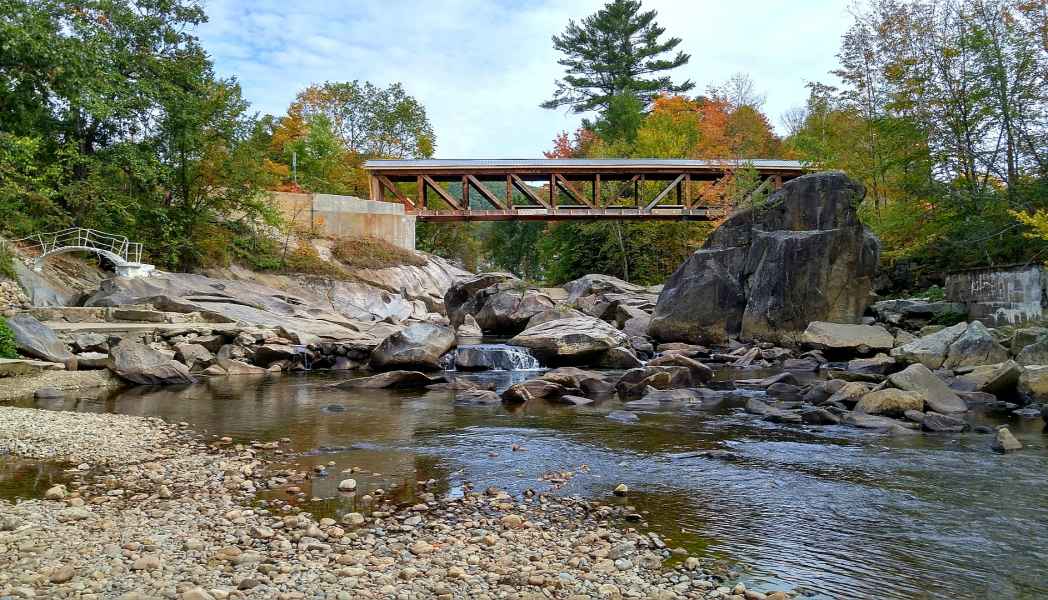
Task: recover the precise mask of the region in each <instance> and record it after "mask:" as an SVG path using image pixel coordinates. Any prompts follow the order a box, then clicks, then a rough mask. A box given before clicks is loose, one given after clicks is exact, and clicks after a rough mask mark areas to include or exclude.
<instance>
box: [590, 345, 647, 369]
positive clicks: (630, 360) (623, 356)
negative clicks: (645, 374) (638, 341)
mask: <svg viewBox="0 0 1048 600" xmlns="http://www.w3.org/2000/svg"><path fill="white" fill-rule="evenodd" d="M597 366H599V367H601V368H603V369H634V368H636V367H641V366H644V363H643V362H641V360H640V359H639V358H637V355H636V354H634V353H633V352H631V351H630V350H629V349H628V348H612V349H610V350H608V351H607V352H605V353H604V356H602V357H601V359H600V362H599V363H598V364H597Z"/></svg>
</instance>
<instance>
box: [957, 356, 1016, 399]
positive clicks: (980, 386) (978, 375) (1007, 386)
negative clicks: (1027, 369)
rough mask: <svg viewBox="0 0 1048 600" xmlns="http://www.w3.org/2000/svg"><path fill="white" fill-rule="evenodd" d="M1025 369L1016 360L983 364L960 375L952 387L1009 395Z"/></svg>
mask: <svg viewBox="0 0 1048 600" xmlns="http://www.w3.org/2000/svg"><path fill="white" fill-rule="evenodd" d="M1022 373H1023V369H1022V367H1020V366H1019V365H1018V364H1016V362H1015V361H1014V360H1006V361H1004V362H1002V363H998V364H996V365H982V366H978V367H975V368H973V369H972V370H971V371H968V372H967V373H964V374H962V375H959V376H958V377H957V378H956V379H954V381H953V383H952V384H950V385H951V387H953V388H955V389H958V390H961V391H965V392H986V393H988V394H994V395H997V394H1001V395H1008V394H1010V393H1012V392H1014V391H1015V386H1016V385H1017V384H1018V383H1019V377H1020V376H1021V375H1022Z"/></svg>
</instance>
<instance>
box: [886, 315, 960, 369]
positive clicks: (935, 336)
mask: <svg viewBox="0 0 1048 600" xmlns="http://www.w3.org/2000/svg"><path fill="white" fill-rule="evenodd" d="M967 330H968V324H967V323H958V324H956V325H954V326H952V327H946V328H943V329H940V330H939V331H937V332H935V333H932V334H930V335H926V336H923V337H919V338H917V339H915V340H913V341H912V342H909V343H907V344H903V345H902V346H899V347H897V348H893V349H892V351H891V355H892V356H894V357H895V359H896V360H899V361H900V362H904V363H920V364H922V365H924V366H926V367H928V368H929V369H938V368H940V367H942V364H943V362H945V361H946V356H947V354H948V352H949V349H950V345H951V344H953V342H954V341H956V340H957V338H959V337H960V336H961V335H962V334H963V333H964V332H965V331H967Z"/></svg>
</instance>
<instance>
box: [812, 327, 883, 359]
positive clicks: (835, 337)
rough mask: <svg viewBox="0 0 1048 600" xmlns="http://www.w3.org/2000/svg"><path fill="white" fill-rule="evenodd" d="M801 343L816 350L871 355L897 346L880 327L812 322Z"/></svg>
mask: <svg viewBox="0 0 1048 600" xmlns="http://www.w3.org/2000/svg"><path fill="white" fill-rule="evenodd" d="M801 343H802V344H804V345H805V346H808V347H809V348H815V349H816V350H828V351H845V352H857V353H859V354H869V353H870V352H876V351H877V350H891V348H892V346H893V345H895V336H893V335H892V334H890V333H888V330H886V329H885V328H883V327H881V326H880V325H855V324H851V323H827V322H826V321H812V322H811V323H809V324H808V328H807V329H805V330H804V334H803V335H801Z"/></svg>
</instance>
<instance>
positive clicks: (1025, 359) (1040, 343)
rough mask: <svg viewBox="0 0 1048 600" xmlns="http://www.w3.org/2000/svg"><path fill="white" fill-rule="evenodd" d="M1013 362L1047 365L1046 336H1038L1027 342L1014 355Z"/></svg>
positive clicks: (1047, 347)
mask: <svg viewBox="0 0 1048 600" xmlns="http://www.w3.org/2000/svg"><path fill="white" fill-rule="evenodd" d="M1015 362H1017V363H1019V364H1020V365H1023V366H1029V365H1048V337H1041V338H1038V339H1037V341H1035V342H1032V343H1030V344H1027V345H1026V346H1024V347H1023V348H1022V350H1020V351H1019V353H1018V354H1016V356H1015Z"/></svg>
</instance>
